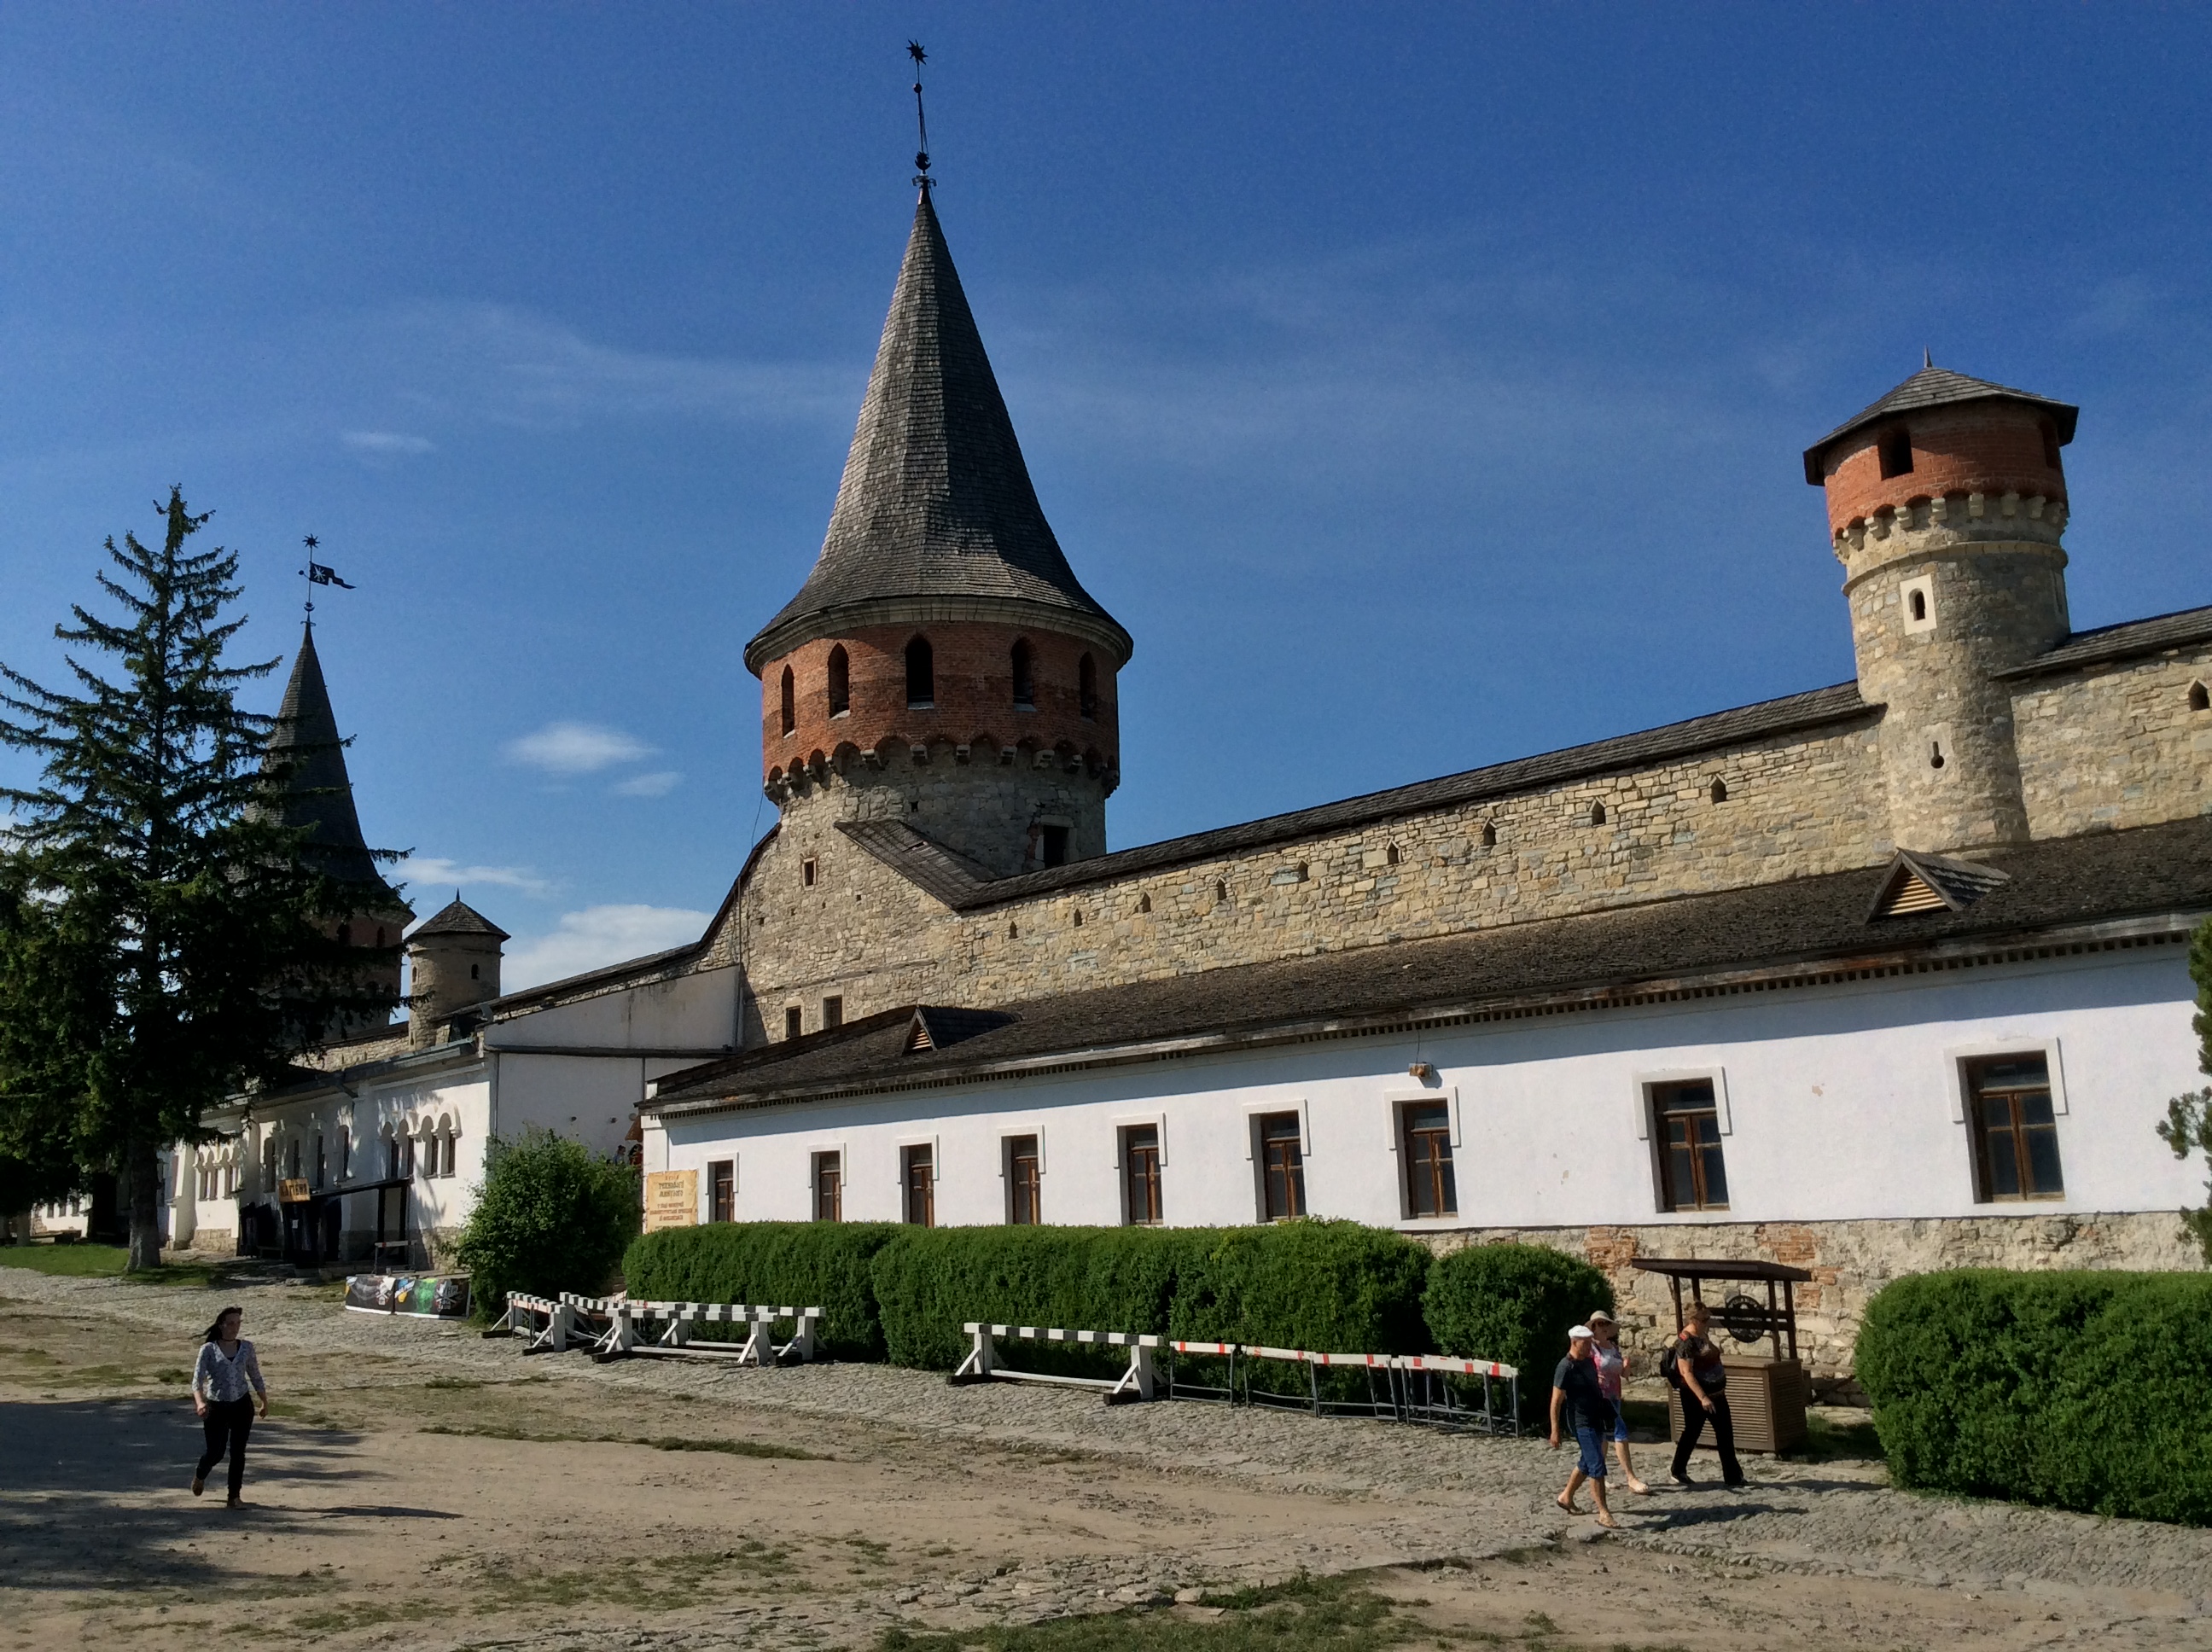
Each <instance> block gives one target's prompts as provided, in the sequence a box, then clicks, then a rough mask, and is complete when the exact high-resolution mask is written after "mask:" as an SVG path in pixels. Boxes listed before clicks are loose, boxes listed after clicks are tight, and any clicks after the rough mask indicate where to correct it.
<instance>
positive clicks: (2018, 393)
mask: <svg viewBox="0 0 2212 1652" xmlns="http://www.w3.org/2000/svg"><path fill="white" fill-rule="evenodd" d="M1990 398H2003V399H2004V400H2007V401H2013V402H2027V403H2029V404H2032V405H2033V406H2036V407H2040V408H2043V409H2045V410H2047V411H2048V412H2049V413H2050V415H2051V423H2052V424H2053V425H2054V426H2055V427H2057V432H2058V443H2059V446H2062V447H2063V446H2065V445H2066V444H2067V443H2068V442H2069V441H2071V440H2074V425H2075V421H2076V420H2077V419H2079V418H2080V417H2081V409H2080V408H2078V407H2074V406H2070V405H2069V404H2067V403H2064V402H2054V401H2052V400H2051V398H2049V397H2048V396H2038V395H2035V394H2033V392H2028V391H2025V390H2015V389H2013V388H2012V387H2011V386H2009V385H1993V384H1991V383H1990V381H1989V380H1986V379H1969V378H1968V377H1967V376H1966V374H1963V373H1954V372H1952V371H1951V369H1950V368H1948V367H1937V366H1936V365H1935V363H1933V362H1932V361H1931V362H1929V364H1928V365H1927V366H1926V367H1922V368H1921V369H1920V371H1919V372H1917V373H1916V374H1913V375H1912V376H1911V378H1910V379H1907V380H1905V382H1904V383H1903V384H1901V385H1899V386H1898V387H1897V388H1896V389H1894V390H1893V391H1891V392H1889V394H1888V395H1887V396H1885V397H1883V398H1881V400H1880V401H1878V402H1875V404H1873V405H1871V406H1869V407H1863V408H1861V409H1860V410H1858V411H1857V412H1856V413H1854V414H1852V415H1851V416H1850V418H1848V419H1845V420H1844V422H1842V423H1841V424H1839V425H1838V426H1837V427H1836V428H1834V429H1832V430H1831V431H1830V432H1828V434H1826V435H1825V436H1823V437H1821V438H1820V440H1818V441H1816V442H1814V444H1813V445H1812V446H1810V447H1808V448H1807V449H1806V450H1805V480H1806V481H1808V482H1809V483H1812V484H1813V485H1814V487H1816V488H1817V487H1819V486H1820V483H1821V482H1822V481H1823V480H1824V479H1825V477H1824V466H1825V465H1826V460H1827V456H1828V449H1829V448H1831V447H1832V446H1835V444H1836V442H1837V441H1838V440H1839V439H1841V438H1842V437H1844V436H1848V435H1850V434H1851V432H1853V431H1854V430H1857V429H1860V428H1863V427H1864V426H1866V425H1869V424H1872V423H1873V422H1875V420H1877V419H1887V418H1892V417H1894V416H1896V415H1898V414H1899V413H1909V412H1911V411H1912V410H1913V409H1915V408H1921V407H1943V406H1948V404H1951V403H1953V402H1979V401H1987V400H1989V399H1990Z"/></svg>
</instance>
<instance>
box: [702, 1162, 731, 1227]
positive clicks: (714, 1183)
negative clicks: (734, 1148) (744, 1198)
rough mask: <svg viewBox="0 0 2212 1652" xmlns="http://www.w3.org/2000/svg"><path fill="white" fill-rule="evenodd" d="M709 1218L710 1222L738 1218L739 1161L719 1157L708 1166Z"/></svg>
mask: <svg viewBox="0 0 2212 1652" xmlns="http://www.w3.org/2000/svg"><path fill="white" fill-rule="evenodd" d="M707 1219H708V1221H709V1222H734V1221H736V1220H737V1219H738V1162H737V1160H735V1159H731V1158H718V1159H716V1160H714V1162H713V1163H710V1164H708V1166H707Z"/></svg>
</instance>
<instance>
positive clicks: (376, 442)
mask: <svg viewBox="0 0 2212 1652" xmlns="http://www.w3.org/2000/svg"><path fill="white" fill-rule="evenodd" d="M338 440H340V441H342V442H343V443H344V444H345V445H346V446H349V447H350V448H352V449H353V450H354V452H356V453H428V452H435V451H436V449H435V446H434V444H433V443H432V442H431V440H430V439H429V438H428V437H427V436H409V435H403V434H401V433H399V432H398V431H397V430H348V431H346V432H344V433H343V434H341V435H340V436H339V437H338Z"/></svg>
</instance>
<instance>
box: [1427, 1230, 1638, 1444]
mask: <svg viewBox="0 0 2212 1652" xmlns="http://www.w3.org/2000/svg"><path fill="white" fill-rule="evenodd" d="M1421 1306H1422V1310H1423V1312H1424V1313H1425V1314H1426V1315H1427V1316H1428V1324H1429V1333H1430V1334H1431V1336H1433V1337H1435V1338H1436V1339H1437V1351H1438V1352H1440V1353H1447V1354H1453V1355H1455V1356H1457V1357H1459V1358H1462V1359H1489V1360H1496V1361H1498V1363H1500V1364H1506V1365H1510V1366H1512V1367H1513V1368H1514V1369H1515V1370H1518V1371H1519V1372H1520V1373H1521V1408H1522V1412H1525V1413H1529V1414H1532V1415H1533V1414H1534V1413H1536V1412H1541V1410H1542V1409H1543V1407H1545V1406H1548V1405H1550V1403H1551V1395H1552V1371H1553V1367H1555V1366H1556V1365H1557V1364H1559V1361H1560V1360H1561V1359H1562V1358H1563V1357H1565V1354H1566V1351H1567V1331H1568V1329H1569V1327H1572V1326H1576V1325H1579V1324H1581V1323H1582V1322H1583V1320H1584V1319H1585V1318H1587V1317H1588V1316H1589V1315H1590V1314H1591V1313H1592V1312H1593V1311H1595V1309H1604V1310H1605V1311H1606V1312H1607V1313H1608V1314H1610V1313H1612V1312H1613V1285H1612V1283H1611V1282H1610V1281H1609V1280H1607V1278H1606V1277H1605V1275H1604V1274H1602V1273H1601V1272H1598V1271H1597V1270H1596V1269H1595V1268H1594V1267H1592V1266H1590V1265H1589V1263H1588V1262H1585V1261H1583V1260H1582V1259H1581V1258H1580V1257H1578V1256H1570V1255H1568V1254H1566V1253H1565V1251H1559V1250H1553V1249H1551V1248H1548V1247H1547V1246H1543V1245H1470V1246H1468V1248H1466V1249H1465V1250H1455V1251H1454V1252H1452V1254H1450V1255H1449V1256H1444V1257H1440V1258H1438V1259H1437V1264H1436V1266H1434V1267H1432V1268H1431V1269H1430V1270H1429V1288H1428V1291H1427V1294H1426V1295H1425V1296H1424V1297H1423V1298H1422V1300H1421Z"/></svg>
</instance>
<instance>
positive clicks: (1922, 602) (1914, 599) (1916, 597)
mask: <svg viewBox="0 0 2212 1652" xmlns="http://www.w3.org/2000/svg"><path fill="white" fill-rule="evenodd" d="M1905 602H1906V603H1907V604H1909V605H1910V606H1911V610H1912V617H1913V619H1914V620H1915V621H1916V622H1917V621H1920V620H1924V619H1926V618H1927V617H1928V593H1927V592H1925V591H1915V592H1911V594H1910V595H1908V596H1907V597H1906V598H1905Z"/></svg>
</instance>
